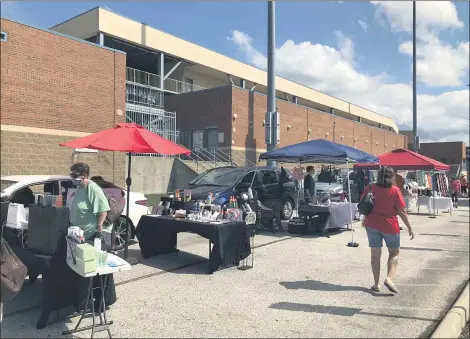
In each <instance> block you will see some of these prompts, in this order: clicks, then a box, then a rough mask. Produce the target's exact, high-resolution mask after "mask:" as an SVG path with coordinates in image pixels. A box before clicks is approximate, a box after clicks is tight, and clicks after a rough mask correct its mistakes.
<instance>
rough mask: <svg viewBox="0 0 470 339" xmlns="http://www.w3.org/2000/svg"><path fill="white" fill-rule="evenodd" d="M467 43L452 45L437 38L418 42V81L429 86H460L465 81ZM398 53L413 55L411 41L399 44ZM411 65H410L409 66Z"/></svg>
mask: <svg viewBox="0 0 470 339" xmlns="http://www.w3.org/2000/svg"><path fill="white" fill-rule="evenodd" d="M469 46H470V45H469V43H468V42H462V43H460V44H459V45H458V46H456V47H453V46H451V45H449V44H445V43H442V42H440V41H439V40H437V41H435V42H430V43H418V44H417V46H416V74H417V78H418V80H419V81H421V82H423V83H425V84H427V85H430V86H462V85H464V84H465V82H466V81H467V78H466V74H467V72H468V67H469V55H470V54H469V53H470V50H469ZM399 51H400V53H403V54H407V55H410V56H413V43H412V42H411V41H407V42H404V43H402V44H401V45H400V46H399ZM410 67H412V66H410Z"/></svg>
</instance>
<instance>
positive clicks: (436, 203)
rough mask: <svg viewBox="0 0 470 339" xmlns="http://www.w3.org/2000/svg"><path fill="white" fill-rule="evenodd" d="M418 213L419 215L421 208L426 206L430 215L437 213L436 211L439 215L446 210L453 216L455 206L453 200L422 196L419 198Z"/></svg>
mask: <svg viewBox="0 0 470 339" xmlns="http://www.w3.org/2000/svg"><path fill="white" fill-rule="evenodd" d="M417 205H418V213H419V207H420V206H422V205H423V206H426V207H427V209H428V212H429V214H431V213H433V212H434V213H436V211H437V212H438V213H439V210H445V211H449V212H450V215H452V211H453V209H454V208H453V206H452V200H451V199H450V198H447V197H427V196H420V197H418V202H417Z"/></svg>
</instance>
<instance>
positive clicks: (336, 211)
mask: <svg viewBox="0 0 470 339" xmlns="http://www.w3.org/2000/svg"><path fill="white" fill-rule="evenodd" d="M356 209H357V204H352V203H349V202H346V203H331V205H330V213H331V215H330V218H329V220H328V226H327V227H328V228H338V227H342V226H346V225H349V223H350V222H351V213H352V219H353V220H354V219H355V217H354V214H355V212H356Z"/></svg>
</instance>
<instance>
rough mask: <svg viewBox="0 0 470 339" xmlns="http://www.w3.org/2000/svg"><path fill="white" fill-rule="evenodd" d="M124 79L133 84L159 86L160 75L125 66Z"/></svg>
mask: <svg viewBox="0 0 470 339" xmlns="http://www.w3.org/2000/svg"><path fill="white" fill-rule="evenodd" d="M126 80H127V82H132V83H135V84H141V85H145V86H151V87H156V88H160V76H159V75H157V74H153V73H149V72H144V71H141V70H138V69H135V68H130V67H127V68H126Z"/></svg>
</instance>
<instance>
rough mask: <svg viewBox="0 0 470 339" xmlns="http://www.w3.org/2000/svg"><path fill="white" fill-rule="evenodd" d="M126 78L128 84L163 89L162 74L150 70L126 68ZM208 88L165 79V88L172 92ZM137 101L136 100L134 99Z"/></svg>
mask: <svg viewBox="0 0 470 339" xmlns="http://www.w3.org/2000/svg"><path fill="white" fill-rule="evenodd" d="M126 80H127V84H128V85H129V84H130V85H133V86H137V87H141V88H152V89H153V90H155V91H161V90H162V89H161V88H160V85H161V82H160V80H161V76H160V75H158V74H153V73H149V72H144V71H141V70H138V69H135V68H130V67H127V68H126ZM204 89H206V88H204V87H202V86H198V85H194V84H190V83H187V82H184V81H180V80H175V79H171V78H166V79H164V80H163V90H164V91H168V92H172V93H178V94H182V93H188V92H195V91H201V90H204ZM132 102H135V101H132Z"/></svg>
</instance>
